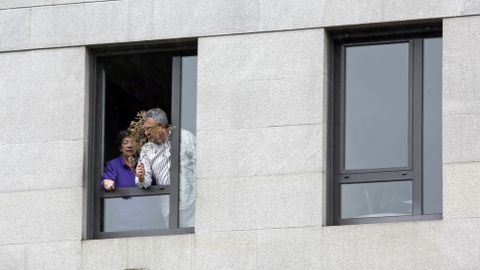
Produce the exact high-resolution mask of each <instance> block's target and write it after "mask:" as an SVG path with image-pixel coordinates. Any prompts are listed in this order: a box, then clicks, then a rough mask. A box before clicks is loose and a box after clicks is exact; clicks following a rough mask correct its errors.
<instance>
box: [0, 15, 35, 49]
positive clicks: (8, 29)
mask: <svg viewBox="0 0 480 270" xmlns="http://www.w3.org/2000/svg"><path fill="white" fill-rule="evenodd" d="M28 47H30V10H28V9H20V10H18V9H15V10H0V51H2V50H12V49H17V48H28Z"/></svg>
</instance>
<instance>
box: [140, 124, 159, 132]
mask: <svg viewBox="0 0 480 270" xmlns="http://www.w3.org/2000/svg"><path fill="white" fill-rule="evenodd" d="M156 127H159V125H155V126H151V127H146V126H144V127H143V130H145V131H150V130H151V129H152V128H156Z"/></svg>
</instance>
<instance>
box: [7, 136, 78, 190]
mask: <svg viewBox="0 0 480 270" xmlns="http://www.w3.org/2000/svg"><path fill="white" fill-rule="evenodd" d="M0 153H1V154H0V164H3V166H1V167H0V175H2V179H3V180H2V181H0V193H2V192H12V191H25V190H47V189H55V188H68V187H81V185H82V168H83V167H82V165H83V140H78V141H54V142H45V143H24V144H7V145H0Z"/></svg>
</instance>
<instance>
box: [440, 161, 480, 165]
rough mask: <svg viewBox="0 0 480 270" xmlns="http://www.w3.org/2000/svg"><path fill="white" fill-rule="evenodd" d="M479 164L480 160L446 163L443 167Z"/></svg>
mask: <svg viewBox="0 0 480 270" xmlns="http://www.w3.org/2000/svg"><path fill="white" fill-rule="evenodd" d="M478 162H480V160H469V161H454V162H444V163H443V165H454V164H470V163H478Z"/></svg>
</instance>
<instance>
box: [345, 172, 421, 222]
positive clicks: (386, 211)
mask: <svg viewBox="0 0 480 270" xmlns="http://www.w3.org/2000/svg"><path fill="white" fill-rule="evenodd" d="M340 196H341V217H342V218H366V217H385V216H401V215H411V214H412V182H411V181H396V182H377V183H362V184H343V185H342V187H341V194H340Z"/></svg>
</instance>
